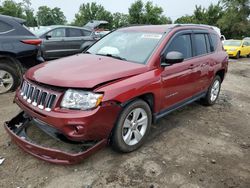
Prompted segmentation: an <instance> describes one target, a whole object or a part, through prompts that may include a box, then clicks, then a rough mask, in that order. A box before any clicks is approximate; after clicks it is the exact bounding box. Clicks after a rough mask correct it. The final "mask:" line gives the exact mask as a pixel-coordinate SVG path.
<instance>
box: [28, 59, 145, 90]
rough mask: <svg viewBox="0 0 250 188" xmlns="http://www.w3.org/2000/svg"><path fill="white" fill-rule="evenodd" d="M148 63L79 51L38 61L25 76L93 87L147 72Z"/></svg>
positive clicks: (42, 81)
mask: <svg viewBox="0 0 250 188" xmlns="http://www.w3.org/2000/svg"><path fill="white" fill-rule="evenodd" d="M147 70H148V67H147V66H145V65H141V64H136V63H131V62H127V61H122V60H118V59H114V58H111V57H105V56H97V55H91V54H79V55H75V56H71V57H67V58H62V59H58V60H54V61H50V62H46V63H42V64H40V65H37V66H35V67H33V68H31V69H29V70H28V71H27V72H26V75H25V76H26V78H28V79H30V80H33V81H36V82H40V83H43V84H48V85H52V86H58V87H67V88H93V87H95V86H97V85H99V84H101V83H107V82H109V81H112V80H116V79H120V78H123V77H129V76H133V75H137V74H141V73H143V72H146V71H147Z"/></svg>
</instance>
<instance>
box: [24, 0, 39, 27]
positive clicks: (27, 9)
mask: <svg viewBox="0 0 250 188" xmlns="http://www.w3.org/2000/svg"><path fill="white" fill-rule="evenodd" d="M22 7H23V11H24V14H25V20H26V25H27V26H29V27H35V26H37V21H36V17H35V14H34V10H33V9H32V8H31V2H30V0H23V3H22Z"/></svg>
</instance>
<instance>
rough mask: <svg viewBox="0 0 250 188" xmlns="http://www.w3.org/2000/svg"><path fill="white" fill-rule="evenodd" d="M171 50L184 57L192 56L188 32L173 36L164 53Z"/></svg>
mask: <svg viewBox="0 0 250 188" xmlns="http://www.w3.org/2000/svg"><path fill="white" fill-rule="evenodd" d="M171 51H177V52H180V53H182V54H183V56H184V59H188V58H191V57H192V45H191V37H190V35H189V34H185V35H179V36H177V37H175V38H174V39H173V40H172V41H171V43H170V45H169V46H168V48H167V51H166V54H167V53H168V52H171Z"/></svg>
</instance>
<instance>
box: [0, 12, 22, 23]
mask: <svg viewBox="0 0 250 188" xmlns="http://www.w3.org/2000/svg"><path fill="white" fill-rule="evenodd" d="M1 19H12V20H14V21H16V22H18V23H20V24H23V23H25V22H26V21H25V20H24V19H21V18H16V17H12V16H6V15H2V14H0V20H1Z"/></svg>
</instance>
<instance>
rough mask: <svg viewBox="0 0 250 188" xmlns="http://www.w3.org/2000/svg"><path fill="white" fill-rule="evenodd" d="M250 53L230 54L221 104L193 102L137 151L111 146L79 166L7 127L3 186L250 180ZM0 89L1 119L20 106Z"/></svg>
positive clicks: (1, 147)
mask: <svg viewBox="0 0 250 188" xmlns="http://www.w3.org/2000/svg"><path fill="white" fill-rule="evenodd" d="M249 86H250V59H249V58H248V59H247V58H242V59H239V60H237V61H236V60H231V61H230V67H229V73H228V74H227V77H226V79H225V81H224V83H223V86H222V92H221V95H220V98H219V100H218V102H217V104H216V105H214V106H212V107H204V106H201V105H200V104H198V103H193V104H191V105H189V106H187V107H185V108H183V109H181V110H178V111H176V112H174V113H172V114H170V115H168V116H167V117H165V118H163V119H162V120H161V121H159V122H158V123H157V124H156V125H153V128H152V132H151V134H150V137H149V139H148V141H147V143H146V144H145V145H144V146H143V147H141V148H140V149H139V150H138V151H135V152H133V153H129V154H119V153H116V152H114V151H112V149H111V148H110V147H106V148H104V149H103V150H101V151H99V152H97V153H96V154H94V155H92V156H91V157H90V158H88V159H86V160H84V161H83V162H82V163H81V164H78V165H74V166H60V165H53V164H49V163H46V162H43V161H40V160H38V159H36V158H33V157H32V156H30V155H28V154H26V153H24V152H23V151H22V150H21V149H19V148H18V147H17V146H16V145H15V144H13V143H12V142H11V141H10V138H9V136H8V135H7V133H6V132H5V130H4V128H3V126H1V127H0V157H4V158H5V161H4V162H3V164H2V165H0V178H1V179H0V187H3V188H5V187H6V188H11V187H15V188H16V187H23V188H24V187H28V188H32V187H60V188H64V187H65V188H66V187H83V188H84V187H143V188H144V187H151V188H153V187H168V188H172V187H173V188H175V187H178V188H198V187H208V188H211V187H218V188H223V187H231V188H234V187H241V188H248V187H250V87H249ZM13 96H14V94H13V93H10V94H5V95H1V96H0V124H1V125H3V123H4V121H6V120H9V119H10V118H11V117H13V116H14V115H15V114H17V113H18V111H19V109H18V107H17V106H16V105H15V104H13V103H12V100H13Z"/></svg>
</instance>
